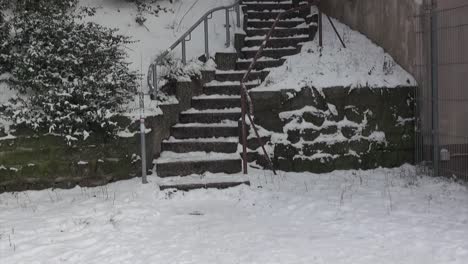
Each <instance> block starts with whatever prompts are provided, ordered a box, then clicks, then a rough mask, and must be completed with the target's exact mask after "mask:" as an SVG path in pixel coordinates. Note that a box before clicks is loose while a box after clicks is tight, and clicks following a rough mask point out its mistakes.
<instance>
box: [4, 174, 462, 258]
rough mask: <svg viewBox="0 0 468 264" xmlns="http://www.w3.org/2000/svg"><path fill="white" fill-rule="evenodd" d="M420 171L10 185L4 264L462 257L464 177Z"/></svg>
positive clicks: (7, 203) (5, 209) (5, 214)
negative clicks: (196, 186) (240, 182)
mask: <svg viewBox="0 0 468 264" xmlns="http://www.w3.org/2000/svg"><path fill="white" fill-rule="evenodd" d="M413 170H414V168H413V167H410V166H403V167H401V168H398V169H377V170H372V171H341V172H334V173H330V174H321V175H316V174H295V173H281V174H280V175H279V176H273V175H271V173H270V172H264V171H255V170H254V171H252V174H253V175H252V176H251V180H252V186H251V187H247V186H241V187H236V188H232V189H228V190H196V191H191V192H188V193H184V192H171V191H158V189H157V187H156V182H157V179H156V178H154V177H153V178H150V180H151V183H150V184H148V185H145V186H142V185H140V182H139V179H133V180H129V181H122V182H117V183H113V184H110V185H108V186H105V187H98V188H78V187H77V188H75V189H72V190H44V191H38V192H34V191H29V192H21V193H14V194H12V193H5V194H1V195H0V263H2V264H10V263H15V264H17V263H28V264H29V263H48V264H49V263H87V264H89V263H99V264H103V263H142V264H143V263H145V264H146V263H217V264H219V263H281V264H284V263H333V264H338V263H347V264H349V263H355V264H357V263H360V264H367V263H369V264H375V263H379V264H386V263H388V264H396V263H408V264H432V263H434V264H441V263H444V264H449V263H454V264H455V263H460V264H464V263H467V259H468V239H467V237H468V206H467V204H468V191H467V188H466V187H465V186H462V185H459V184H456V183H453V182H450V181H448V180H444V179H434V178H429V177H425V178H418V177H416V176H414V171H413Z"/></svg>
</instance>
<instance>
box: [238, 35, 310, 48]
mask: <svg viewBox="0 0 468 264" xmlns="http://www.w3.org/2000/svg"><path fill="white" fill-rule="evenodd" d="M264 40H265V36H254V37H247V38H245V42H244V47H253V46H260V45H262V43H263V41H264ZM307 41H309V35H296V36H290V37H284V38H275V37H273V38H270V40H269V41H268V42H267V45H266V47H267V48H283V47H294V46H296V45H298V44H299V43H302V42H307Z"/></svg>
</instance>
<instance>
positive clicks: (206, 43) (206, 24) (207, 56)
mask: <svg viewBox="0 0 468 264" xmlns="http://www.w3.org/2000/svg"><path fill="white" fill-rule="evenodd" d="M203 23H204V28H205V57H206V61H208V60H209V59H210V51H209V49H208V17H205V20H204V21H203Z"/></svg>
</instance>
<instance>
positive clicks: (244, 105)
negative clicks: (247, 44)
mask: <svg viewBox="0 0 468 264" xmlns="http://www.w3.org/2000/svg"><path fill="white" fill-rule="evenodd" d="M318 3H320V0H308V2H307V4H301V5H299V6H297V7H293V8H291V9H288V10H286V11H283V12H281V13H279V14H278V16H277V17H276V19H275V21H274V22H273V25H272V26H271V28H270V30H269V31H268V34H267V35H266V37H265V39H264V40H263V41H262V44H261V45H260V48H259V49H258V51H257V53H256V54H255V57H254V58H253V60H252V63H250V65H249V68H248V69H247V71H246V73H245V74H244V76H243V77H242V80H241V81H240V87H241V109H242V110H241V111H242V156H243V167H244V174H247V124H246V122H245V121H246V120H245V116H246V115H247V117H248V118H249V121H250V125H251V126H252V127H253V129H254V132H255V136H256V137H257V140H258V143H259V144H260V146H261V147H262V150H263V154H264V156H265V159H266V160H267V161H268V163H269V165H270V167H271V169H272V170H273V173H274V174H275V175H276V171H275V168H274V167H273V162H272V161H271V159H270V157H269V156H268V153H267V152H266V149H265V144H264V143H263V142H262V140H261V138H260V135H259V133H258V129H257V127H256V126H255V123H254V122H253V118H252V115H253V103H252V99H251V98H250V95H249V92H248V90H247V87H246V86H245V82H246V81H247V80H248V77H249V74H250V73H251V72H252V70H253V68H254V67H255V65H256V64H257V60H258V59H259V58H260V56H261V55H262V52H263V49H265V47H266V45H267V42H268V41H269V40H270V38H271V35H272V34H273V31H274V29H275V27H276V25H277V24H278V21H279V20H280V19H281V18H282V17H283V16H285V15H287V14H289V13H292V12H296V11H299V10H302V9H305V8H310V7H312V6H314V5H317V4H318ZM246 101H247V102H246ZM247 103H248V107H247ZM247 110H249V111H247Z"/></svg>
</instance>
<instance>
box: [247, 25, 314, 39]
mask: <svg viewBox="0 0 468 264" xmlns="http://www.w3.org/2000/svg"><path fill="white" fill-rule="evenodd" d="M269 31H270V29H269V28H259V29H255V28H247V30H246V31H245V32H246V33H247V37H253V36H266V35H267V34H268V32H269ZM307 34H309V28H308V27H295V28H275V29H274V30H273V33H272V37H290V36H295V35H307Z"/></svg>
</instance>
